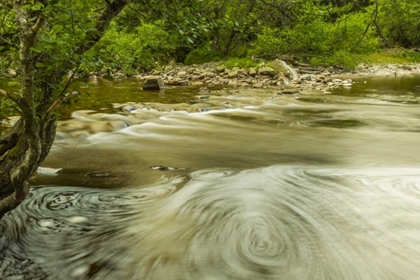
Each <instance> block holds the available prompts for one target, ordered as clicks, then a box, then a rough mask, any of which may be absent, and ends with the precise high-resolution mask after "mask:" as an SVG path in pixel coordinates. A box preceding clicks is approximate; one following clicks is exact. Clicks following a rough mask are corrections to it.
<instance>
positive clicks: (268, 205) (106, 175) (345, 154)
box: [0, 77, 420, 280]
mask: <svg viewBox="0 0 420 280" xmlns="http://www.w3.org/2000/svg"><path fill="white" fill-rule="evenodd" d="M120 86H121V87H125V88H126V89H125V90H126V91H135V90H136V89H135V88H136V87H137V85H136V84H135V83H133V82H130V81H126V83H124V82H120ZM130 88H131V90H130ZM96 90H97V92H100V93H101V98H100V99H101V100H102V101H101V100H96V101H94V102H96V103H94V104H93V105H88V104H86V107H84V108H81V109H84V110H78V111H75V112H74V113H73V114H72V118H70V119H68V120H65V121H62V122H61V123H60V126H59V132H58V133H57V140H56V143H55V145H54V147H53V150H52V151H51V154H50V156H49V158H48V159H47V161H46V162H45V164H44V167H50V168H57V169H52V170H50V169H42V170H41V171H42V172H40V174H39V175H37V176H36V177H34V178H33V179H32V181H33V184H36V185H37V186H35V187H34V188H33V189H32V191H31V193H30V197H29V198H28V199H27V200H25V202H24V203H23V204H22V205H21V206H20V207H19V208H18V209H16V210H15V211H13V212H12V213H10V214H9V215H7V216H6V217H5V218H4V219H2V220H1V221H0V236H1V237H0V257H1V262H0V276H1V279H54V280H55V279H194V280H195V279H205V280H207V279H208V280H210V279H211V280H213V279H285V280H294V279H296V280H304V279H308V280H315V279H331V280H340V279H349V280H352V279H354V280H359V279H369V280H370V279H378V280H383V279H401V280H402V279H404V280H407V279H413V280H414V279H420V270H419V267H420V157H419V152H420V147H419V139H420V77H401V78H392V79H391V78H375V79H373V78H371V79H367V80H366V82H365V80H363V79H361V80H358V81H357V83H356V84H355V85H354V87H353V88H346V89H341V90H337V91H335V92H333V93H332V94H319V93H305V94H299V95H278V94H277V92H276V91H268V90H240V89H224V90H220V91H213V92H212V93H211V94H210V97H209V98H208V99H206V97H204V99H199V98H196V97H195V95H196V94H195V91H196V89H193V88H189V89H187V90H185V89H178V90H168V91H165V92H164V93H159V94H157V96H156V94H155V95H153V94H154V93H143V92H141V91H138V92H137V94H134V95H132V97H130V100H123V101H121V99H122V98H125V95H122V96H119V97H116V99H118V98H120V99H119V100H118V101H108V100H112V98H111V97H110V96H112V95H115V96H116V95H119V93H118V92H119V88H118V87H117V88H113V87H112V84H111V85H109V84H106V85H105V86H101V85H100V84H98V85H97V86H96ZM150 95H152V96H150ZM202 98H203V97H202ZM128 101H129V102H128ZM92 102H93V101H92ZM111 102H115V103H113V104H112V103H111ZM95 104H96V105H95ZM77 106H80V103H79V105H77ZM92 109H93V110H92ZM101 109H102V110H101ZM58 168H61V169H58Z"/></svg>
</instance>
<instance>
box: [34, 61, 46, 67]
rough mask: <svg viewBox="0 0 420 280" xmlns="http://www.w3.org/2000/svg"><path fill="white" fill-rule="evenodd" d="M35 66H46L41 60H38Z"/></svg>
mask: <svg viewBox="0 0 420 280" xmlns="http://www.w3.org/2000/svg"><path fill="white" fill-rule="evenodd" d="M35 66H36V67H42V66H44V64H43V63H41V62H37V63H35Z"/></svg>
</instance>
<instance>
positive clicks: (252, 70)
mask: <svg viewBox="0 0 420 280" xmlns="http://www.w3.org/2000/svg"><path fill="white" fill-rule="evenodd" d="M249 75H250V76H251V77H255V76H256V75H257V69H255V68H254V67H251V68H249Z"/></svg>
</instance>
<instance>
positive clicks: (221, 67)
mask: <svg viewBox="0 0 420 280" xmlns="http://www.w3.org/2000/svg"><path fill="white" fill-rule="evenodd" d="M225 69H226V67H225V66H224V65H220V66H217V67H216V72H218V73H221V72H223V71H225Z"/></svg>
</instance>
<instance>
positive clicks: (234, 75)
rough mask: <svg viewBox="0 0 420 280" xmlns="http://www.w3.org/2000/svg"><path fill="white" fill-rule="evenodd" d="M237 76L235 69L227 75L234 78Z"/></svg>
mask: <svg viewBox="0 0 420 280" xmlns="http://www.w3.org/2000/svg"><path fill="white" fill-rule="evenodd" d="M237 76H238V71H237V70H233V71H231V72H229V74H228V77H229V78H235V77H237Z"/></svg>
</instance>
